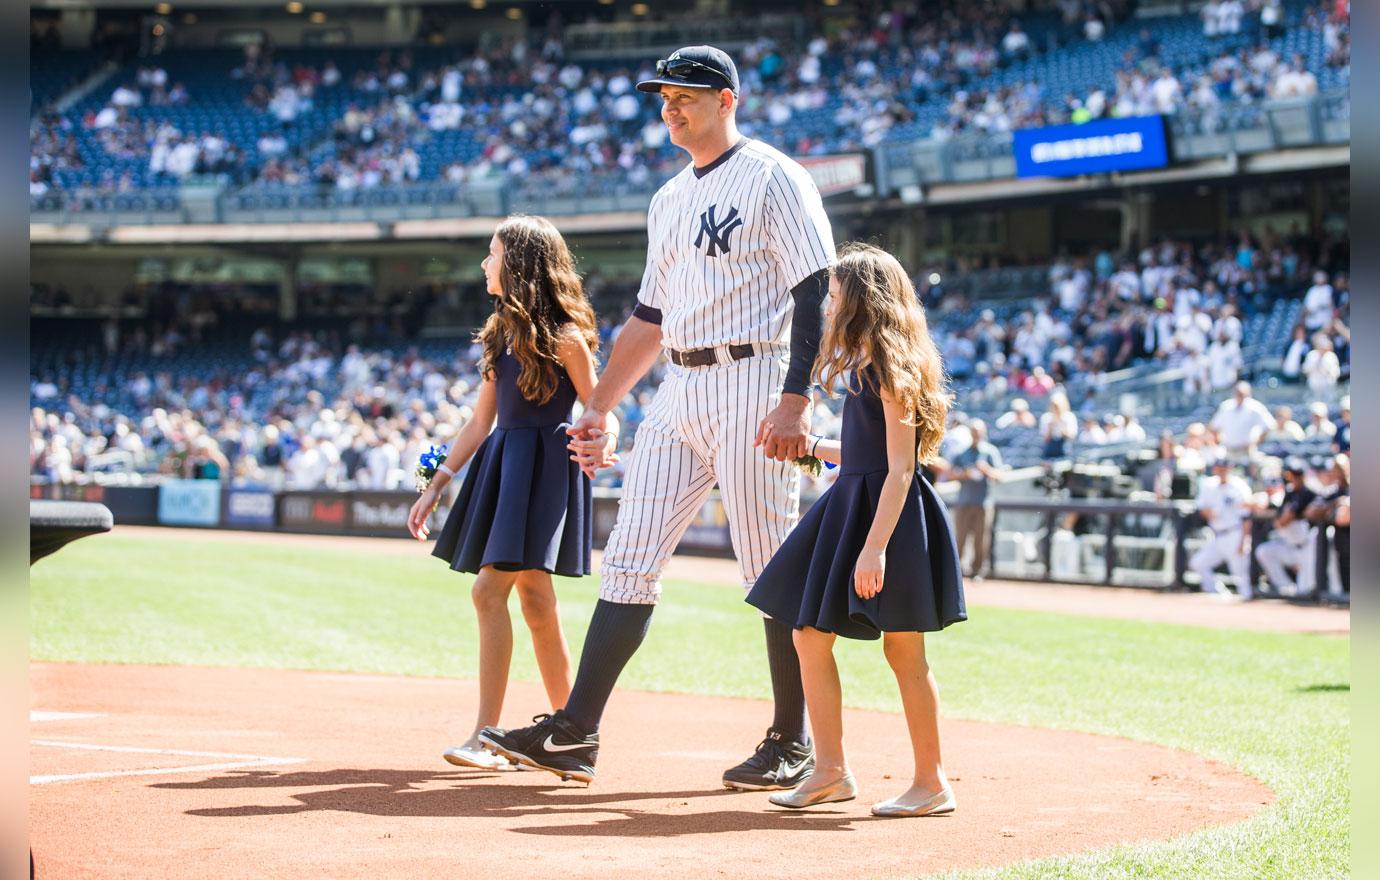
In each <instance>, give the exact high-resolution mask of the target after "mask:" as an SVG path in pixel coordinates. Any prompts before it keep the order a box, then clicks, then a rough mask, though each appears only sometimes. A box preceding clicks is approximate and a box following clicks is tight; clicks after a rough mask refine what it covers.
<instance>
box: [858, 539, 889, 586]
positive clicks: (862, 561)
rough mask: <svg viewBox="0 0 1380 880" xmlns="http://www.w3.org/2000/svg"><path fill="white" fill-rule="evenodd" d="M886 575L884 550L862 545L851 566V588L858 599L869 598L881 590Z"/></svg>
mask: <svg viewBox="0 0 1380 880" xmlns="http://www.w3.org/2000/svg"><path fill="white" fill-rule="evenodd" d="M885 575H886V551H885V550H873V549H871V548H870V547H864V548H863V550H862V552H861V553H859V554H858V562H857V564H856V565H854V566H853V589H854V591H856V592H857V594H858V598H860V599H871V598H872V597H873V596H875V595H877V594H878V593H880V592H881V591H882V579H883V577H884V576H885Z"/></svg>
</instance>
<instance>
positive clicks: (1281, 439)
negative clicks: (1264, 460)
mask: <svg viewBox="0 0 1380 880" xmlns="http://www.w3.org/2000/svg"><path fill="white" fill-rule="evenodd" d="M1262 439H1263V440H1264V441H1265V442H1266V443H1299V442H1302V441H1303V439H1304V436H1303V427H1302V426H1300V425H1299V423H1298V422H1296V421H1294V411H1293V410H1292V409H1290V408H1289V407H1287V406H1281V407H1277V408H1276V409H1275V423H1274V425H1273V426H1272V427H1271V428H1270V430H1269V431H1267V432H1265V436H1264V437H1263V438H1262Z"/></svg>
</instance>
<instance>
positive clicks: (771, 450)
mask: <svg viewBox="0 0 1380 880" xmlns="http://www.w3.org/2000/svg"><path fill="white" fill-rule="evenodd" d="M809 435H810V399H809V398H808V397H804V396H802V395H799V394H782V395H781V402H780V403H778V404H777V405H776V407H775V408H774V409H773V410H772V411H771V412H769V413H767V417H766V418H764V419H762V423H761V424H760V425H758V426H757V437H756V438H755V439H754V440H753V441H752V445H753V446H756V447H758V448H760V449H761V450H762V454H763V455H765V456H766V457H767V458H771V459H775V460H776V461H795V460H796V459H797V458H800V456H802V455H804V454H805V452H806V451H807V448H808V446H809V439H810V437H809Z"/></svg>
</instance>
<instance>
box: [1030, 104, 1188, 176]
mask: <svg viewBox="0 0 1380 880" xmlns="http://www.w3.org/2000/svg"><path fill="white" fill-rule="evenodd" d="M1011 149H1012V150H1013V151H1014V152H1015V154H1016V176H1017V177H1073V176H1075V175H1079V174H1102V173H1105V172H1108V171H1136V170H1139V169H1144V168H1163V167H1165V166H1166V165H1168V164H1169V145H1168V142H1167V141H1166V140H1165V136H1164V117H1163V116H1129V117H1126V118H1124V119H1096V120H1093V121H1092V122H1084V123H1082V124H1081V125H1051V126H1048V127H1046V128H1024V129H1020V130H1018V131H1015V132H1013V133H1012V140H1011Z"/></svg>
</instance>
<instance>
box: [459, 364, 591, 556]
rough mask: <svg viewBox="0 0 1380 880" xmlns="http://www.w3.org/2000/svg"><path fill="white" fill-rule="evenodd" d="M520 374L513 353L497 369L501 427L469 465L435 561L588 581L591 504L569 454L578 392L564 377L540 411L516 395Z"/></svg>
mask: <svg viewBox="0 0 1380 880" xmlns="http://www.w3.org/2000/svg"><path fill="white" fill-rule="evenodd" d="M520 371H521V365H520V363H519V362H518V359H517V358H516V357H514V356H513V355H512V354H511V353H506V352H505V353H504V354H503V355H502V356H501V357H500V358H499V359H498V363H497V364H496V365H495V368H494V373H495V376H494V386H495V391H496V392H497V397H498V418H497V423H496V425H495V427H494V430H493V433H491V434H490V435H489V436H488V438H487V439H485V441H484V442H483V443H482V444H481V445H480V447H479V449H478V450H477V451H476V452H475V454H474V457H473V458H472V459H471V460H470V467H469V471H468V472H467V473H466V474H465V482H464V483H463V484H462V485H461V487H460V493H459V495H457V496H456V498H455V504H454V506H453V507H451V509H450V515H449V516H448V517H446V524H445V525H444V526H442V528H441V532H440V534H439V535H438V536H437V537H436V546H435V547H434V548H433V549H432V551H431V555H432V556H437V557H440V558H441V559H444V560H446V561H447V562H449V563H450V567H451V568H453V569H455V570H456V571H468V572H475V573H478V571H479V569H480V568H482V567H484V566H486V565H492V566H494V567H495V568H498V569H502V570H504V571H526V570H530V569H540V570H542V571H546V572H550V573H552V574H559V575H566V576H568V577H579V576H581V575H587V574H589V572H590V547H591V545H592V543H593V538H594V535H593V525H594V510H593V496H592V495H591V493H590V485H589V478H588V477H586V476H585V475H584V474H583V473H581V472H580V468H579V467H578V466H577V465H576V464H575V462H573V461H571V460H570V451H569V450H568V449H566V443H567V442H569V438H568V437H567V436H566V433H565V429H566V427H567V426H568V425H569V424H570V414H571V413H570V411H571V407H572V406H574V404H575V400H576V397H577V395H576V393H575V386H574V385H573V384H571V381H570V377H569V376H568V375H566V373H565V372H564V371H562V372H561V377H560V383H559V385H558V386H557V388H556V393H555V394H554V395H553V396H552V398H551V400H550V401H548V402H547V403H545V404H543V405H541V406H538V405H537V404H534V403H532V402H531V401H529V400H527V399H526V398H525V397H523V396H522V392H521V391H520V390H519V389H518V375H519V373H520Z"/></svg>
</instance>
